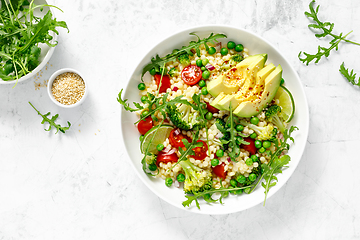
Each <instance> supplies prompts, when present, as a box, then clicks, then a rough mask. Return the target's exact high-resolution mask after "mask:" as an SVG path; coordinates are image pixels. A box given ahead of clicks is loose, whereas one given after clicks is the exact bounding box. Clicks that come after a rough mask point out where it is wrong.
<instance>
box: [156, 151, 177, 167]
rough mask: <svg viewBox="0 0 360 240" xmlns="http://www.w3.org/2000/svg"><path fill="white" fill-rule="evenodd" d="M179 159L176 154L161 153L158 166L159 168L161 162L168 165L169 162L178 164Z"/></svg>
mask: <svg viewBox="0 0 360 240" xmlns="http://www.w3.org/2000/svg"><path fill="white" fill-rule="evenodd" d="M178 160H179V157H178V156H177V155H176V152H173V153H171V154H168V153H167V152H164V151H160V152H159V154H158V155H157V157H156V165H157V166H159V164H160V163H161V162H163V163H168V162H172V163H174V162H177V161H178Z"/></svg>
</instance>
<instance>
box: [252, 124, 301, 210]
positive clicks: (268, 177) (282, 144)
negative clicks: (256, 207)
mask: <svg viewBox="0 0 360 240" xmlns="http://www.w3.org/2000/svg"><path fill="white" fill-rule="evenodd" d="M295 130H298V128H297V127H296V126H291V127H290V129H287V130H286V131H285V132H284V134H283V139H279V141H278V142H276V141H275V142H274V145H275V149H276V150H275V151H274V152H273V153H271V157H270V161H269V163H268V164H262V165H261V167H262V169H263V173H262V174H261V176H260V177H259V179H258V181H257V183H256V184H255V185H254V186H253V187H252V188H251V190H250V192H249V193H251V192H252V191H253V190H254V189H255V188H256V187H257V185H258V184H259V183H261V185H262V186H263V188H264V189H265V191H264V193H265V199H264V205H265V202H266V198H267V195H268V192H269V190H270V188H271V187H273V186H275V185H276V182H277V178H276V176H275V174H277V173H281V169H282V168H283V167H286V165H287V164H288V163H289V161H290V156H288V155H283V156H281V155H282V154H283V153H284V152H286V151H287V150H289V148H290V144H289V143H288V140H290V141H292V142H294V138H293V137H291V134H292V133H293V132H294V131H295ZM280 156H281V157H280ZM284 156H287V157H284ZM262 179H264V180H265V183H263V182H262Z"/></svg>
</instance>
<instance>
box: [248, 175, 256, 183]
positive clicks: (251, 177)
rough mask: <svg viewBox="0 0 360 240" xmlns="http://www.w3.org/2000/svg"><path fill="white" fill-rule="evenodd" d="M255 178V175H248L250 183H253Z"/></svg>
mask: <svg viewBox="0 0 360 240" xmlns="http://www.w3.org/2000/svg"><path fill="white" fill-rule="evenodd" d="M256 178H257V176H256V174H255V173H251V174H250V175H249V180H250V181H252V182H253V181H255V180H256Z"/></svg>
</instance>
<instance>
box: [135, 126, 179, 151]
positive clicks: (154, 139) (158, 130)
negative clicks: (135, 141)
mask: <svg viewBox="0 0 360 240" xmlns="http://www.w3.org/2000/svg"><path fill="white" fill-rule="evenodd" d="M173 129H174V127H173V126H170V125H158V126H155V127H153V128H151V129H150V130H149V131H148V132H147V133H146V134H145V135H144V139H143V140H142V142H141V144H140V150H141V152H142V153H145V152H146V149H147V148H148V146H149V144H150V146H149V149H148V152H151V153H154V154H157V153H158V152H159V151H158V150H157V149H156V146H157V145H158V144H160V143H163V142H164V141H165V140H166V139H167V138H168V137H169V135H170V132H171V130H173ZM154 135H155V136H154Z"/></svg>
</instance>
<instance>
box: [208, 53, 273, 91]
mask: <svg viewBox="0 0 360 240" xmlns="http://www.w3.org/2000/svg"><path fill="white" fill-rule="evenodd" d="M263 55H266V54H257V55H252V56H249V57H247V58H245V59H244V60H243V61H241V62H240V63H238V64H237V65H236V66H235V67H233V68H231V69H229V70H228V71H226V72H225V73H222V74H221V75H220V76H218V77H217V78H216V79H214V80H212V81H210V82H208V84H207V90H208V92H209V93H210V94H211V95H212V96H213V97H217V96H218V95H219V94H220V93H221V92H223V93H225V94H233V93H236V92H237V91H238V90H239V88H240V87H241V86H243V85H244V83H245V79H246V76H245V75H246V70H247V69H248V68H249V66H250V65H251V64H252V63H253V62H254V61H258V60H259V59H260V58H262V57H263ZM266 56H267V55H266ZM265 61H266V59H265Z"/></svg>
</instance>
